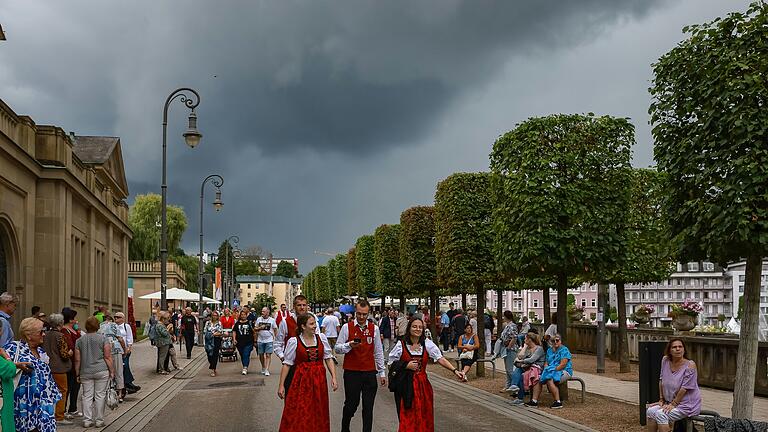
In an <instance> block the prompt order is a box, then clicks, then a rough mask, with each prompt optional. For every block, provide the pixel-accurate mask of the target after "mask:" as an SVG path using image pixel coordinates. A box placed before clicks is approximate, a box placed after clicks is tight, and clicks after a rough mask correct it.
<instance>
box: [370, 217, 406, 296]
mask: <svg viewBox="0 0 768 432" xmlns="http://www.w3.org/2000/svg"><path fill="white" fill-rule="evenodd" d="M373 243H374V247H373V261H374V267H375V270H376V287H377V288H378V289H379V290H381V292H382V293H383V294H384V295H388V296H392V297H400V296H401V295H403V294H405V292H404V290H403V283H402V280H401V278H400V225H397V224H395V225H380V226H379V227H378V228H376V232H374V234H373Z"/></svg>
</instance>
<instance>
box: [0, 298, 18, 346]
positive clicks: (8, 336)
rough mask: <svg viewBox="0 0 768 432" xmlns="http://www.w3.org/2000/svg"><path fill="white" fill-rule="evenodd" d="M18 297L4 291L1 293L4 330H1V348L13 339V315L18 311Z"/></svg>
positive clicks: (0, 315) (1, 317) (0, 312)
mask: <svg viewBox="0 0 768 432" xmlns="http://www.w3.org/2000/svg"><path fill="white" fill-rule="evenodd" d="M17 303H18V297H16V296H15V295H13V294H11V293H9V292H4V293H0V320H2V326H0V327H2V331H0V348H2V347H4V346H5V344H7V343H8V342H10V341H12V340H13V327H12V326H11V316H12V315H13V314H14V313H15V312H16V304H17Z"/></svg>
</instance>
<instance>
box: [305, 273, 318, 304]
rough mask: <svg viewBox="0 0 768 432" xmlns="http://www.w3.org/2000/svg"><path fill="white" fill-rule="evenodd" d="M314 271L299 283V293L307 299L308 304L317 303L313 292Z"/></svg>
mask: <svg viewBox="0 0 768 432" xmlns="http://www.w3.org/2000/svg"><path fill="white" fill-rule="evenodd" d="M314 280H315V270H314V269H313V270H312V271H311V272H309V273H307V275H306V276H305V277H304V281H303V282H302V283H301V293H302V294H303V295H304V296H305V297H306V298H307V301H308V302H309V303H317V296H316V295H315V290H314Z"/></svg>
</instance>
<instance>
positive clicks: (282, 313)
mask: <svg viewBox="0 0 768 432" xmlns="http://www.w3.org/2000/svg"><path fill="white" fill-rule="evenodd" d="M294 302H295V300H294ZM294 309H295V306H294ZM288 315H290V314H289V313H288V307H287V306H286V305H285V303H283V304H281V305H280V309H278V310H277V314H275V322H276V323H277V325H278V326H279V325H280V323H281V322H283V320H284V319H286V318H288Z"/></svg>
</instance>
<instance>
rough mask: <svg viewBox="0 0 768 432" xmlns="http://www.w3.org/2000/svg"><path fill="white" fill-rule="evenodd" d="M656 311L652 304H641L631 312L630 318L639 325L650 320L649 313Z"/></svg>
mask: <svg viewBox="0 0 768 432" xmlns="http://www.w3.org/2000/svg"><path fill="white" fill-rule="evenodd" d="M654 312H656V308H655V307H653V306H652V305H646V304H641V305H640V306H638V307H637V308H636V309H635V313H634V314H632V319H633V320H634V321H635V322H636V323H638V324H641V325H644V324H648V323H649V322H650V321H651V315H653V313H654Z"/></svg>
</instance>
